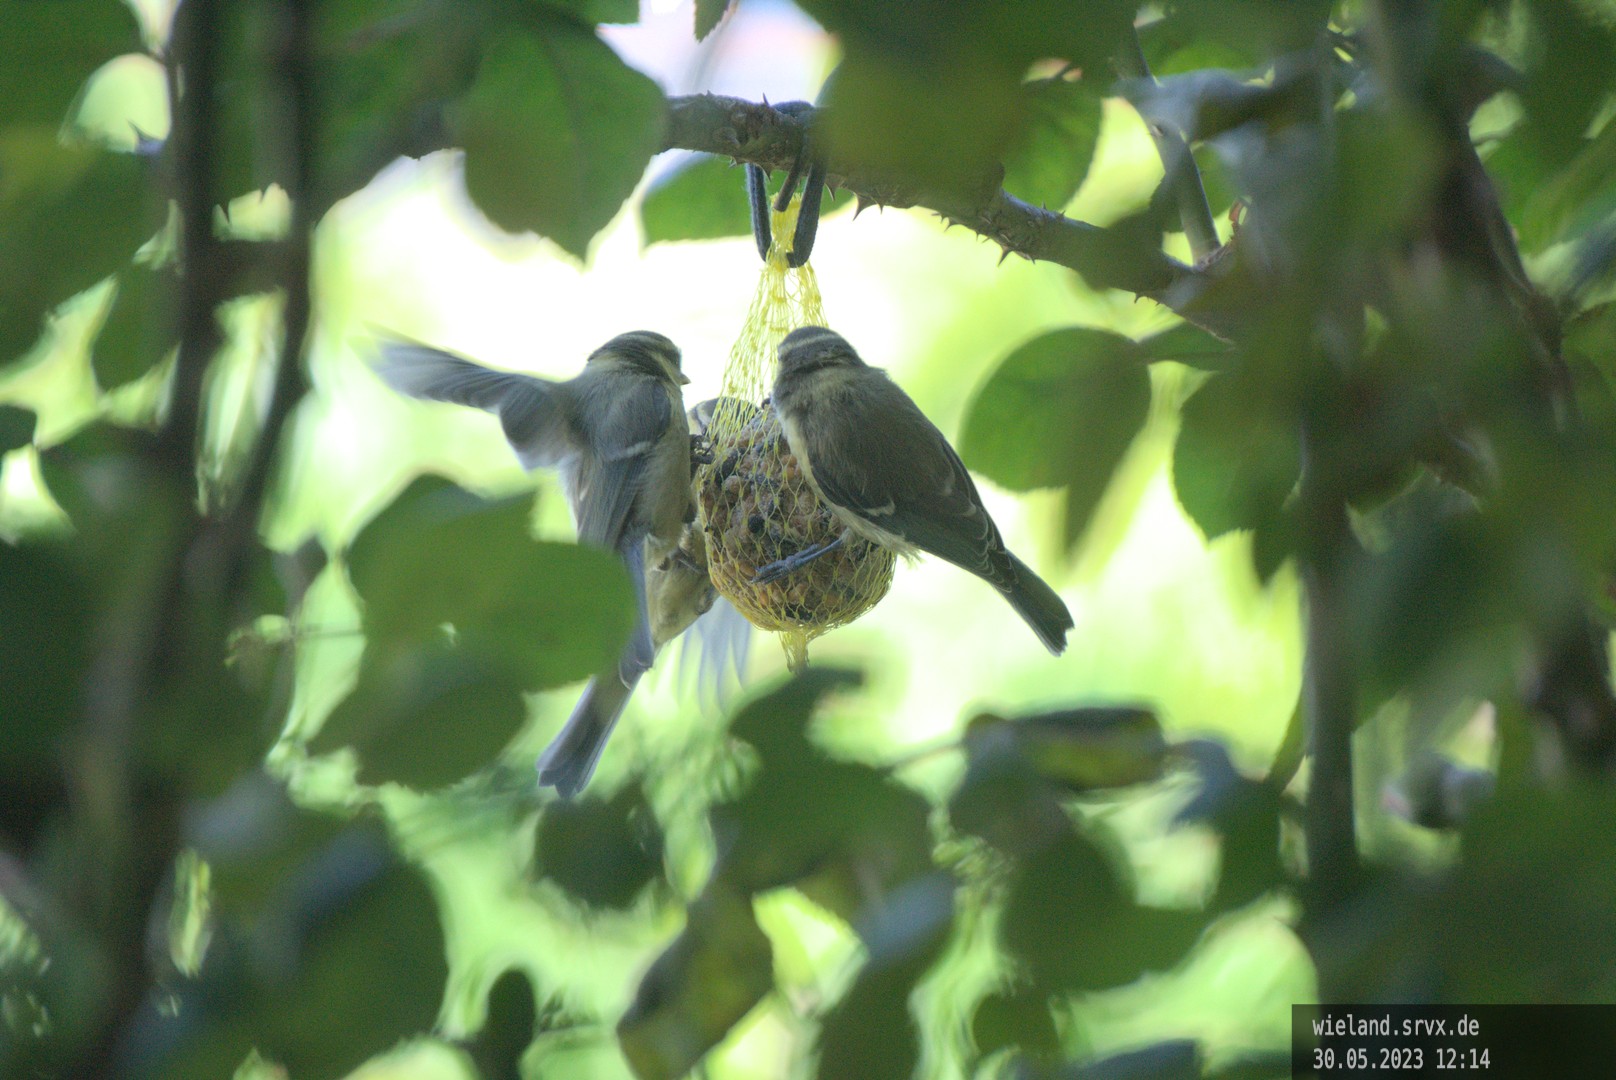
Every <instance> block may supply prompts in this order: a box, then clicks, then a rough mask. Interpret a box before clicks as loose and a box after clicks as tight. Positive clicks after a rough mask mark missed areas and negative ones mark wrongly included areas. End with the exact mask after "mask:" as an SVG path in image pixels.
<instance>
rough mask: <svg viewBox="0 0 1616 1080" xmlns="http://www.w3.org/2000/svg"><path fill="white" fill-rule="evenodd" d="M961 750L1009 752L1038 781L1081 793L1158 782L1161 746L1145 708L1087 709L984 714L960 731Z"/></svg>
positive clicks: (969, 753) (970, 754)
mask: <svg viewBox="0 0 1616 1080" xmlns="http://www.w3.org/2000/svg"><path fill="white" fill-rule="evenodd" d="M965 752H966V755H967V757H968V758H980V757H982V756H984V755H986V754H1015V755H1017V756H1019V757H1021V758H1022V759H1024V760H1025V761H1026V762H1027V764H1028V765H1030V766H1031V767H1032V769H1033V770H1034V771H1035V772H1036V773H1037V774H1038V775H1039V776H1040V777H1043V778H1044V779H1046V780H1052V781H1054V782H1055V783H1056V784H1059V785H1060V786H1061V787H1064V788H1066V789H1067V790H1069V791H1074V792H1083V791H1093V790H1095V789H1097V788H1118V787H1128V786H1129V785H1132V784H1142V783H1145V782H1147V781H1150V780H1155V779H1158V778H1160V776H1161V773H1162V764H1163V761H1164V760H1165V758H1166V754H1167V743H1166V740H1164V739H1163V738H1162V730H1161V722H1160V721H1159V720H1157V719H1156V714H1155V713H1154V712H1152V711H1151V710H1149V709H1145V708H1129V707H1119V708H1105V707H1089V708H1079V709H1065V710H1062V711H1059V712H1049V713H1039V714H1036V715H1033V716H1024V717H1019V718H1017V719H1015V720H1005V719H1003V718H1001V717H997V716H993V715H991V714H986V713H984V714H982V715H980V716H978V717H976V718H975V719H974V720H972V721H971V724H970V726H969V727H968V728H967V729H966V733H965Z"/></svg>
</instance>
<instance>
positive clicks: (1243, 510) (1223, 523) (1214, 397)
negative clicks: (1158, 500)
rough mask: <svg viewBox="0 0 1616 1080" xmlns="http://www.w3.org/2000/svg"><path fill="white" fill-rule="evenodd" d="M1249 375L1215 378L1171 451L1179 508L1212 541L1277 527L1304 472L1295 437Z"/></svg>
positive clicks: (1189, 410)
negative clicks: (1272, 525)
mask: <svg viewBox="0 0 1616 1080" xmlns="http://www.w3.org/2000/svg"><path fill="white" fill-rule="evenodd" d="M1243 374H1244V373H1243V372H1239V373H1236V372H1229V373H1224V374H1221V375H1214V376H1213V377H1212V378H1210V379H1208V380H1207V381H1206V382H1205V383H1203V384H1202V385H1201V387H1200V388H1199V389H1197V390H1196V391H1195V394H1194V395H1193V396H1192V397H1191V398H1190V399H1189V401H1188V402H1187V403H1186V404H1185V405H1184V409H1183V426H1182V427H1181V428H1180V429H1179V433H1178V442H1177V445H1176V446H1175V447H1174V450H1173V488H1174V490H1175V491H1176V492H1177V493H1178V501H1179V504H1180V505H1181V506H1183V507H1184V511H1185V512H1186V513H1187V514H1189V516H1190V518H1191V519H1192V520H1193V521H1194V522H1195V524H1196V525H1197V526H1199V527H1200V529H1201V532H1202V533H1203V534H1205V536H1206V538H1207V539H1208V540H1211V539H1215V538H1216V537H1219V536H1222V535H1223V534H1224V533H1226V532H1232V531H1234V530H1236V529H1253V528H1256V527H1258V526H1259V525H1262V524H1263V523H1265V522H1268V521H1270V520H1272V519H1273V518H1274V517H1276V516H1277V515H1278V514H1279V512H1280V507H1281V506H1282V505H1283V504H1284V502H1285V500H1286V499H1287V498H1288V497H1289V496H1290V493H1291V490H1292V489H1293V488H1294V487H1295V486H1296V480H1297V476H1298V475H1299V474H1300V472H1301V451H1300V448H1299V446H1298V443H1297V433H1296V431H1295V430H1294V428H1292V427H1289V426H1286V425H1285V424H1284V423H1283V421H1282V420H1281V419H1280V418H1279V417H1278V416H1276V415H1274V414H1273V413H1272V412H1271V411H1270V409H1269V408H1268V407H1267V406H1266V403H1265V400H1264V398H1263V396H1262V395H1263V393H1264V391H1263V389H1262V388H1260V387H1256V386H1254V385H1253V383H1252V381H1251V380H1250V379H1248V378H1242V375H1243Z"/></svg>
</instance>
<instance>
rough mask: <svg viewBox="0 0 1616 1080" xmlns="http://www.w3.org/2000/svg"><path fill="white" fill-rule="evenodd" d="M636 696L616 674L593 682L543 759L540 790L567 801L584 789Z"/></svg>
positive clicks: (547, 749) (541, 758)
mask: <svg viewBox="0 0 1616 1080" xmlns="http://www.w3.org/2000/svg"><path fill="white" fill-rule="evenodd" d="M638 681H639V677H638V676H635V682H638ZM633 692H634V687H633V685H627V686H625V685H624V684H623V681H622V679H620V678H618V677H617V673H616V672H615V671H612V672H607V673H605V674H603V675H601V676H598V677H596V678H594V679H591V680H590V681H589V685H588V686H586V687H585V688H584V693H583V696H582V697H580V698H579V699H578V704H577V706H576V707H575V708H574V709H573V710H572V715H571V716H570V717H568V718H567V723H566V725H565V726H564V727H562V729H561V731H560V733H559V734H557V735H556V737H555V738H554V739H553V740H551V742H550V745H549V746H547V747H545V750H544V753H543V754H541V755H539V766H538V768H539V786H540V787H553V788H555V789H556V793H557V794H559V795H560V796H561V797H562V798H564V799H570V798H573V797H574V796H576V795H577V794H578V793H579V792H580V791H582V790H583V789H584V785H586V784H588V783H589V778H590V777H591V776H593V775H594V774H595V766H596V765H598V764H599V763H600V755H601V752H602V751H603V750H605V749H606V740H607V739H608V738H609V737H610V736H611V733H612V728H613V727H615V726H616V724H617V718H618V717H620V716H622V715H623V708H624V706H626V705H627V704H628V699H629V695H631V694H632V693H633Z"/></svg>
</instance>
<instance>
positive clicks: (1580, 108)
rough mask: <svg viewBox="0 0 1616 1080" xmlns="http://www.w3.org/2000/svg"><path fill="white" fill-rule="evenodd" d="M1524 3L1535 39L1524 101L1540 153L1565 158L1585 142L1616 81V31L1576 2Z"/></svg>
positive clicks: (1559, 159)
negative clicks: (1590, 127)
mask: <svg viewBox="0 0 1616 1080" xmlns="http://www.w3.org/2000/svg"><path fill="white" fill-rule="evenodd" d="M1524 7H1525V9H1526V11H1527V12H1528V17H1529V19H1530V25H1531V28H1532V34H1533V37H1534V38H1535V40H1534V41H1533V42H1532V52H1533V63H1532V64H1531V65H1530V66H1529V67H1528V69H1527V72H1526V85H1525V86H1524V87H1523V88H1522V90H1521V104H1522V105H1523V106H1524V107H1525V109H1526V115H1527V117H1528V118H1529V120H1530V128H1529V130H1530V133H1531V137H1532V139H1533V141H1534V143H1535V144H1536V146H1537V147H1538V149H1539V152H1540V153H1541V154H1543V155H1544V156H1545V157H1546V158H1548V159H1549V160H1550V161H1554V162H1563V161H1566V160H1569V159H1570V158H1571V157H1572V155H1574V154H1575V153H1576V152H1577V151H1578V150H1579V149H1580V148H1581V147H1582V145H1583V144H1584V137H1585V135H1586V133H1587V131H1588V129H1589V126H1590V124H1592V122H1593V120H1594V118H1595V117H1596V116H1597V115H1598V114H1599V111H1600V109H1601V107H1602V102H1603V101H1604V98H1605V95H1606V93H1607V91H1608V90H1609V89H1610V87H1611V84H1612V82H1613V81H1616V30H1613V29H1612V27H1611V25H1610V23H1609V21H1608V19H1601V18H1597V17H1595V16H1594V15H1593V14H1592V12H1589V11H1584V10H1583V9H1582V8H1581V7H1580V6H1579V5H1577V4H1566V3H1560V2H1559V0H1531V2H1530V3H1528V4H1525V5H1524ZM1607 14H1608V13H1607Z"/></svg>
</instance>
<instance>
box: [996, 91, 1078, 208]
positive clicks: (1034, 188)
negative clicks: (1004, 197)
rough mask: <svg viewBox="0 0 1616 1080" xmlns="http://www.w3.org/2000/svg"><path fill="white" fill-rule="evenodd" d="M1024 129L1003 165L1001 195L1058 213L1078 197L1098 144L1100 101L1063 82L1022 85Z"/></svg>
mask: <svg viewBox="0 0 1616 1080" xmlns="http://www.w3.org/2000/svg"><path fill="white" fill-rule="evenodd" d="M1021 93H1022V97H1023V99H1024V109H1025V112H1026V116H1027V121H1026V129H1025V131H1023V133H1022V134H1021V136H1020V138H1019V139H1017V140H1016V142H1015V143H1014V144H1013V145H1012V146H1011V148H1010V150H1009V152H1008V153H1007V154H1006V155H1005V159H1004V189H1005V190H1006V191H1008V192H1009V193H1010V194H1012V195H1015V196H1017V197H1018V198H1021V199H1025V200H1026V201H1027V202H1030V203H1033V204H1034V205H1039V206H1047V207H1049V208H1050V209H1052V210H1059V209H1060V208H1062V207H1064V206H1065V205H1066V204H1067V203H1069V202H1071V201H1072V198H1073V197H1074V196H1075V195H1076V194H1077V191H1078V188H1080V187H1082V186H1083V178H1084V177H1085V176H1087V175H1088V171H1089V163H1090V162H1091V161H1093V160H1094V147H1095V145H1096V144H1097V143H1098V142H1099V139H1100V97H1099V95H1098V94H1097V93H1096V92H1095V90H1094V88H1093V87H1090V86H1086V85H1082V84H1079V83H1075V82H1069V81H1067V80H1065V79H1038V80H1035V81H1033V82H1029V83H1024V84H1022V88H1021Z"/></svg>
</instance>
